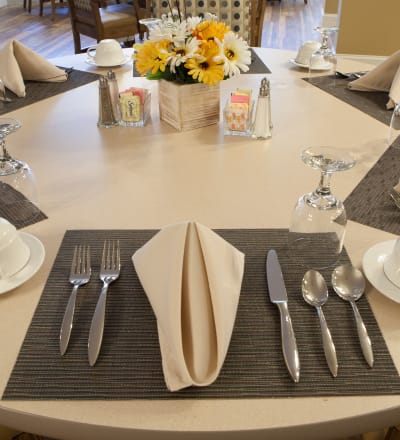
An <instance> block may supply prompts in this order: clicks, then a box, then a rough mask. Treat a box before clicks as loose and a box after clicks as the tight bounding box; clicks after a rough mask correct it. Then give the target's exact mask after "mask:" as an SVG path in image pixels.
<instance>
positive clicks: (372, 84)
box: [348, 50, 400, 109]
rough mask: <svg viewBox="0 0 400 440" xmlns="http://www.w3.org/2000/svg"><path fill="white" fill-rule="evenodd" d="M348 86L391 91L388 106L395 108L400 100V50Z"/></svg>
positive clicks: (355, 88) (372, 90)
mask: <svg viewBox="0 0 400 440" xmlns="http://www.w3.org/2000/svg"><path fill="white" fill-rule="evenodd" d="M348 87H349V88H350V89H352V90H359V91H364V92H376V91H381V92H389V98H390V99H389V102H388V103H387V104H386V107H387V108H388V109H390V108H393V107H394V105H395V103H399V102H400V50H398V51H397V52H395V53H394V54H393V55H391V56H390V57H389V58H387V59H386V60H385V61H384V62H383V63H381V64H379V65H378V66H376V67H375V68H374V69H372V70H371V71H370V72H368V73H367V74H365V75H364V76H362V77H361V78H358V79H356V80H354V81H352V82H351V83H349V85H348Z"/></svg>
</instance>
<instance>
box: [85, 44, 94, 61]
mask: <svg viewBox="0 0 400 440" xmlns="http://www.w3.org/2000/svg"><path fill="white" fill-rule="evenodd" d="M93 50H94V51H96V46H92V47H89V48H88V50H87V51H86V53H87V56H88V57H89V58H92V59H94V57H95V55H92V54H91V51H93Z"/></svg>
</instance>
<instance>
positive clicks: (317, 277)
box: [301, 270, 338, 377]
mask: <svg viewBox="0 0 400 440" xmlns="http://www.w3.org/2000/svg"><path fill="white" fill-rule="evenodd" d="M301 291H302V293H303V298H304V300H305V301H306V302H307V303H308V304H310V305H311V306H314V307H315V308H316V309H317V313H318V317H319V323H320V326H321V333H322V344H323V346H324V352H325V358H326V362H327V363H328V367H329V370H330V372H331V374H332V376H333V377H336V376H337V371H338V362H337V357H336V349H335V345H334V343H333V340H332V336H331V332H330V331H329V328H328V324H327V323H326V319H325V315H324V312H323V311H322V306H323V305H324V304H325V303H326V301H327V300H328V288H327V286H326V283H325V280H324V277H323V276H322V275H321V274H320V273H319V272H318V271H316V270H309V271H308V272H306V274H305V275H304V277H303V281H302V283H301Z"/></svg>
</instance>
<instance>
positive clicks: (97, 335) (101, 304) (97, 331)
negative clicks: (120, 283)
mask: <svg viewBox="0 0 400 440" xmlns="http://www.w3.org/2000/svg"><path fill="white" fill-rule="evenodd" d="M107 290H108V284H106V283H105V284H104V285H103V287H102V289H101V292H100V297H99V300H98V301H97V305H96V309H95V311H94V314H93V318H92V323H91V325H90V332H89V340H88V357H89V365H90V366H91V367H93V365H94V364H95V363H96V361H97V358H98V356H99V353H100V348H101V342H102V340H103V331H104V319H105V315H106V300H107Z"/></svg>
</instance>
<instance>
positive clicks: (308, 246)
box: [288, 232, 342, 270]
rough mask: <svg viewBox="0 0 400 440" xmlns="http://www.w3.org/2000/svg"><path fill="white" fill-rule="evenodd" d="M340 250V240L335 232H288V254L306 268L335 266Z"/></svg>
mask: <svg viewBox="0 0 400 440" xmlns="http://www.w3.org/2000/svg"><path fill="white" fill-rule="evenodd" d="M341 250H342V242H341V241H340V240H339V238H338V236H337V235H336V234H335V233H315V234H314V233H309V234H304V233H295V232H290V233H289V237H288V256H289V258H290V259H291V260H293V261H294V262H296V263H297V264H301V265H302V266H304V267H305V268H307V269H317V270H318V269H327V268H329V267H333V266H335V264H336V263H337V262H338V261H339V258H340V255H341Z"/></svg>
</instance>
